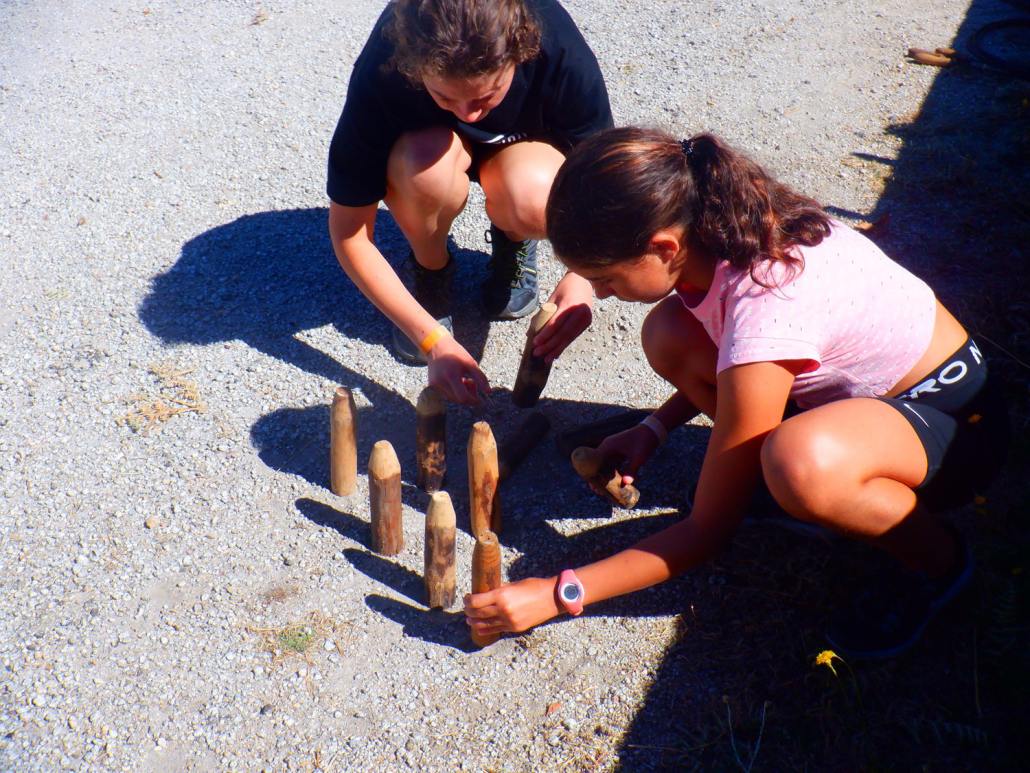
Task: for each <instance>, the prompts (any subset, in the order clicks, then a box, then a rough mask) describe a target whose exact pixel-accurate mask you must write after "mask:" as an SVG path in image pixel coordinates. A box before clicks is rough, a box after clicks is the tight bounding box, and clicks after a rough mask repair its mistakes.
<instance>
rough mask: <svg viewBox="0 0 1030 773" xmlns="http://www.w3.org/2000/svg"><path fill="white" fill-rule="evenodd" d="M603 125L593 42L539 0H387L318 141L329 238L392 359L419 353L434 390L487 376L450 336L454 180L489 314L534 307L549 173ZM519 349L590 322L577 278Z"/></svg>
mask: <svg viewBox="0 0 1030 773" xmlns="http://www.w3.org/2000/svg"><path fill="white" fill-rule="evenodd" d="M611 125H612V117H611V108H610V107H609V104H608V94H607V90H606V89H605V85H604V80H603V78H602V76H601V72H600V69H599V68H598V66H597V61H596V59H595V58H594V55H593V53H592V52H591V51H590V49H589V48H588V47H587V45H586V43H585V42H584V40H583V38H582V35H581V34H580V33H579V30H578V29H577V28H576V26H575V24H574V23H573V22H572V20H571V18H569V16H568V14H567V13H566V12H565V11H564V9H562V8H561V6H560V5H558V3H557V2H555V1H554V0H436V2H424V1H423V2H419V1H417V0H394V2H392V3H390V4H389V5H388V6H387V8H386V10H385V11H384V12H383V14H382V16H381V17H380V18H379V21H378V22H377V23H376V26H375V28H374V29H373V31H372V34H371V36H370V37H369V40H368V42H367V43H366V45H365V48H364V50H363V51H362V52H361V54H360V56H359V57H358V59H357V61H356V62H355V65H354V71H353V73H352V75H351V79H350V85H349V88H348V92H347V100H346V103H345V105H344V108H343V112H342V114H341V116H340V120H339V123H338V124H337V127H336V131H335V133H334V135H333V140H332V145H331V147H330V153H329V170H328V172H329V173H328V183H327V192H328V194H329V197H330V199H331V200H332V202H331V204H330V208H329V231H330V235H331V237H332V242H333V248H334V250H335V252H336V256H337V258H338V260H339V261H340V265H341V266H342V267H343V269H344V271H346V272H347V275H348V276H349V277H350V278H351V279H352V280H353V281H354V283H355V284H356V285H357V286H358V288H359V289H360V290H361V291H362V292H363V293H364V294H365V296H366V297H368V298H369V300H371V301H372V302H373V303H374V304H375V305H376V306H377V307H378V308H379V309H380V310H381V311H382V312H383V313H384V314H386V316H387V317H389V318H390V320H391V321H392V322H393V323H394V325H395V331H394V346H395V350H396V352H397V354H398V356H399V357H400V358H401V359H402V360H404V361H408V362H422V361H428V363H429V383H430V385H431V386H433V387H435V388H436V389H437V390H439V391H440V392H441V393H442V394H443V395H444V396H445V397H446V398H448V399H450V400H453V401H455V402H459V403H466V404H468V403H476V402H478V401H479V399H480V395H481V394H482V393H485V392H487V391H488V390H489V382H488V381H487V378H486V376H485V375H484V374H483V372H482V371H481V370H480V369H479V366H478V364H477V363H476V361H475V360H474V359H473V358H472V357H471V355H469V353H468V352H467V351H466V350H465V348H464V347H462V346H461V344H459V343H458V342H457V341H456V340H455V339H454V337H453V335H452V334H451V319H450V315H451V309H450V276H451V274H452V272H453V261H452V260H451V256H450V254H449V251H448V249H447V236H448V232H449V230H450V225H451V223H452V222H453V220H454V218H455V217H456V216H457V215H458V213H459V212H460V211H461V210H462V208H463V207H464V206H465V202H466V200H467V198H468V191H469V183H470V181H475V182H478V183H479V184H480V185H481V186H482V188H483V191H484V193H485V194H486V211H487V215H488V216H489V217H490V221H491V229H490V236H491V240H490V241H491V249H492V257H491V262H490V276H489V279H488V281H487V283H486V285H485V287H484V294H483V300H484V303H485V306H486V308H487V310H488V312H489V313H490V315H491V316H493V317H495V318H499V319H514V318H517V317H521V316H524V315H526V314H530V313H532V312H533V311H534V310H535V309H536V308H537V306H538V298H537V282H536V240H537V239H540V238H543V236H544V234H545V232H546V226H545V222H544V208H545V205H546V202H547V195H548V193H549V191H550V187H551V181H552V180H553V179H554V176H555V174H556V172H557V170H558V168H559V167H560V166H561V164H562V162H563V161H564V154H565V153H567V152H568V151H569V150H570V149H571V148H572V147H573V146H574V145H575V144H576V143H577V142H579V141H580V140H582V139H584V138H585V137H587V136H589V135H590V134H592V133H594V132H596V131H599V130H601V129H604V128H607V127H610V126H611ZM379 201H385V202H386V204H387V206H388V207H389V208H390V212H391V214H392V215H393V218H394V220H395V221H396V223H397V225H398V226H399V227H400V230H401V231H402V232H403V233H404V235H405V237H406V238H407V239H408V242H409V244H410V246H411V254H410V256H409V264H408V266H409V268H410V270H411V273H412V277H411V280H412V281H411V282H409V283H408V287H405V283H404V282H402V281H401V279H400V278H399V277H398V275H397V273H396V272H395V271H394V270H393V268H392V267H391V266H390V265H389V263H388V262H387V261H386V259H385V258H384V257H383V256H382V254H381V253H380V252H379V250H378V249H376V247H375V244H374V242H373V229H374V225H375V217H376V210H377V208H378V203H379ZM550 300H551V301H552V302H554V303H555V304H557V306H558V312H557V314H556V315H555V316H554V317H553V318H552V320H551V322H550V323H549V324H548V325H547V326H546V327H545V328H544V329H543V330H542V331H541V332H540V334H539V335H538V336H537V339H536V349H535V353H536V354H538V355H539V356H543V357H545V358H547V359H548V360H550V359H553V358H554V357H556V356H557V355H558V354H559V353H560V352H561V351H562V350H564V348H565V347H566V346H567V345H568V344H569V343H570V342H571V341H572V340H573V339H574V338H575V337H576V336H577V335H579V334H580V333H581V332H582V331H583V330H584V329H585V328H586V326H587V325H588V324H589V322H590V316H591V312H590V307H591V304H592V301H593V292H592V290H591V288H590V285H589V283H588V282H586V281H585V280H583V279H582V278H580V277H578V276H576V275H575V274H571V273H567V274H566V275H565V277H564V278H563V279H562V280H561V281H560V282H559V283H558V285H557V286H556V287H555V290H554V292H553V293H552V294H551V298H550Z"/></svg>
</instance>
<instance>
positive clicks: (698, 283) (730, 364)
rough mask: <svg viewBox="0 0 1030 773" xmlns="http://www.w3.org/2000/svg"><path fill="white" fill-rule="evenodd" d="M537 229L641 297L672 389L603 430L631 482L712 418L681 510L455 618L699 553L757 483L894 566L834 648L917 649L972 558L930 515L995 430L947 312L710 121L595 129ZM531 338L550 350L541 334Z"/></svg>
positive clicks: (978, 486)
mask: <svg viewBox="0 0 1030 773" xmlns="http://www.w3.org/2000/svg"><path fill="white" fill-rule="evenodd" d="M547 224H548V237H549V238H550V240H551V243H552V244H553V246H554V250H555V253H556V254H557V255H558V257H559V258H560V259H561V260H562V262H564V263H565V265H566V266H567V267H568V268H569V269H571V270H572V271H574V272H575V273H577V274H580V275H581V276H583V277H585V278H586V279H588V280H589V281H590V282H591V284H592V285H593V287H594V291H595V293H596V294H597V296H598V297H601V298H604V297H608V296H612V295H614V296H616V297H618V298H620V299H621V300H625V301H637V302H643V303H653V304H656V305H655V307H654V308H653V309H652V310H651V312H650V313H649V314H648V316H647V319H646V320H645V322H644V326H643V331H642V342H643V348H644V353H645V354H646V356H647V359H648V362H649V363H650V364H651V366H652V367H653V368H654V370H655V371H656V372H657V373H658V374H659V375H660V376H662V377H663V378H664V379H665V380H666V381H668V382H669V384H670V385H671V387H672V388H673V390H674V391H673V394H672V396H671V397H670V398H669V399H668V400H667V401H666V402H665V403H664V404H663V405H662V406H661V407H660V408H659V409H658V410H656V411H655V412H654V413H653V414H652V415H651V416H649V417H648V418H647V419H645V421H644V422H643V423H642V424H641V425H640V426H638V427H635V428H633V429H630V430H627V431H625V432H622V433H619V434H617V435H613V436H612V437H609V438H608V439H606V440H605V441H604V442H603V443H602V444H601V446H600V449H601V450H602V451H603V452H604V454H605V455H606V457H607V458H608V459H609V461H610V462H611V463H612V464H613V465H614V466H615V467H616V468H617V469H618V470H619V471H620V472H621V473H622V474H623V475H624V480H625V482H627V483H628V482H631V481H632V478H633V476H634V475H635V474H636V473H637V470H638V469H639V468H640V467H641V465H642V464H643V463H644V462H645V461H646V460H647V459H648V458H649V457H650V456H651V455H652V454H653V453H654V451H655V449H656V448H657V447H658V446H659V445H660V444H661V442H662V441H663V440H664V439H665V436H666V434H667V433H668V432H669V431H670V430H672V429H673V428H675V427H677V426H679V425H680V424H683V423H684V422H686V421H688V420H689V419H690V418H692V417H693V416H694V415H695V414H696V412H697V411H698V410H700V411H703V412H704V413H706V414H707V415H708V416H710V417H711V418H712V419H713V428H712V433H711V437H710V439H709V441H708V448H707V451H706V454H705V458H704V462H703V464H702V467H701V472H700V476H699V479H698V484H697V490H696V494H695V497H694V501H693V505H692V508H691V511H690V513H689V517H687V518H685V519H684V520H683V521H681V522H679V523H677V524H676V525H674V526H671V527H669V528H667V529H665V530H664V531H662V532H660V533H658V534H655V535H653V536H652V537H650V538H648V539H646V540H644V541H643V542H641V543H639V544H637V545H635V546H633V547H632V548H629V549H627V550H625V551H623V552H621V553H618V554H616V555H614V556H612V557H610V558H606V559H604V560H601V561H597V562H594V563H592V564H589V565H586V566H583V567H581V568H578V569H576V570H574V571H572V570H566V571H564V572H562V573H561V574H560V575H557V576H554V577H550V578H529V579H526V580H522V581H520V582H516V583H512V584H510V585H505V586H503V587H501V588H499V589H498V590H495V591H490V592H488V593H482V594H476V595H471V596H469V597H467V598H466V607H465V610H466V617H467V619H468V622H469V625H471V626H472V627H473V628H474V629H475V630H477V631H479V632H482V633H488V632H496V631H521V630H525V629H527V628H530V627H532V626H534V625H538V624H539V623H541V622H543V621H545V620H547V619H549V618H551V617H553V616H555V615H557V614H559V613H560V612H561V611H569V612H572V613H573V614H578V612H579V611H580V610H581V609H582V605H583V604H584V603H586V604H589V603H592V602H594V601H600V600H602V599H606V598H610V597H612V596H616V595H620V594H623V593H628V592H630V591H634V590H638V589H640V588H645V587H647V586H650V585H653V584H655V583H658V582H661V581H663V580H665V579H668V578H669V577H671V576H673V575H675V574H678V573H680V572H682V571H685V570H687V569H690V568H691V567H694V566H697V565H698V564H700V563H702V562H704V561H706V560H707V559H708V558H710V557H712V556H713V555H714V554H715V553H716V552H717V551H718V550H719V549H720V548H721V547H722V546H724V545H725V544H726V543H727V541H728V540H729V539H730V537H731V536H732V534H733V532H734V531H735V529H736V528H737V526H738V525H739V524H740V522H741V519H742V518H743V517H744V515H745V513H746V510H747V507H748V505H749V503H750V501H751V498H752V495H753V493H754V490H755V489H756V487H758V486H759V485H761V484H762V483H763V481H764V483H765V485H767V486H768V489H769V491H770V492H771V494H772V496H773V497H774V498H775V500H776V502H777V503H778V504H779V505H780V507H782V508H783V509H784V510H785V511H786V512H787V513H788V514H789V515H791V516H793V517H794V518H796V519H799V520H801V521H805V522H809V523H815V524H818V525H819V526H822V527H825V528H828V529H831V530H834V531H837V532H840V533H844V534H847V535H849V536H852V537H855V538H858V539H861V540H864V541H866V542H868V543H871V544H873V545H875V546H877V547H880V548H882V549H883V550H884V551H886V552H887V553H889V554H890V555H892V556H894V557H895V558H896V559H897V560H898V562H899V564H900V565H901V566H902V567H904V570H905V571H903V572H901V573H899V576H898V577H893V578H891V579H890V581H889V582H886V581H885V583H884V588H883V590H884V593H882V594H876V593H872V595H869V594H867V595H866V597H864V598H862V599H859V600H857V602H856V609H855V610H849V611H848V614H847V615H843V616H842V617H841V619H840V620H838V621H835V622H833V623H831V627H830V630H828V632H827V635H828V638H829V639H830V642H831V644H832V645H833V646H835V647H836V648H838V649H839V650H841V651H843V652H846V653H849V654H851V655H853V656H868V657H875V656H888V655H893V654H896V653H898V652H901V651H902V650H904V649H906V648H907V647H909V646H911V645H912V644H913V643H914V642H915V641H916V640H917V639H918V637H919V635H920V634H921V632H922V630H923V628H925V626H926V624H927V622H928V621H929V620H930V618H931V617H932V616H933V615H934V614H935V613H936V611H937V610H938V609H940V608H941V607H942V606H943V605H944V604H945V603H947V602H948V601H949V600H950V599H951V598H953V597H954V596H955V595H956V594H957V593H958V591H959V590H960V589H961V588H962V587H963V586H964V585H965V584H966V583H967V582H968V580H969V577H970V575H971V571H972V564H971V559H970V558H969V552H968V550H967V549H966V547H965V544H964V542H963V540H962V537H961V535H960V534H959V533H958V531H957V530H956V529H954V527H952V526H951V525H950V524H949V523H947V522H946V521H944V520H943V519H940V518H939V517H938V515H937V513H938V512H939V511H940V510H943V509H946V508H948V507H953V506H955V505H957V504H962V503H964V502H966V501H968V500H970V499H972V497H973V495H974V493H975V492H976V491H978V490H982V488H983V487H984V486H985V485H986V484H987V483H988V482H989V480H990V478H992V477H993V475H994V473H995V472H996V471H997V468H998V466H1000V463H1001V461H1002V459H1003V455H1004V450H1005V448H1006V446H1007V442H1006V432H1007V417H1006V416H1005V413H1004V407H1003V405H1004V404H1003V401H1002V400H1001V399H1000V398H998V397H997V393H996V390H995V387H994V385H993V380H989V379H988V374H987V368H986V364H985V362H984V359H983V356H982V354H981V352H980V350H979V349H978V348H977V346H976V344H975V343H974V342H972V341H971V340H970V339H969V336H968V334H967V333H966V331H965V330H964V329H963V327H962V325H961V324H959V322H958V321H956V319H955V318H954V317H953V316H952V315H951V314H950V313H949V312H948V310H947V309H945V308H944V307H943V306H942V305H941V304H940V302H939V301H937V299H936V298H935V297H934V294H933V292H932V291H931V290H930V288H929V287H927V285H926V284H925V283H924V282H922V281H921V280H920V279H918V278H916V277H915V276H913V275H912V274H911V273H909V272H908V271H906V270H905V269H904V268H902V267H901V266H899V265H898V264H896V263H894V262H893V261H892V260H890V258H888V257H887V256H886V255H884V254H883V253H882V252H881V251H880V250H879V249H878V248H877V247H876V246H875V245H874V244H873V243H872V242H870V241H869V240H868V239H866V238H865V237H864V236H862V235H861V234H858V233H856V232H855V231H853V230H851V229H850V228H848V227H847V226H845V225H843V224H841V223H838V222H836V221H833V220H832V219H831V218H830V217H829V216H828V215H827V214H826V213H825V212H824V211H823V210H822V209H821V208H820V207H819V205H818V204H816V202H814V201H813V200H811V199H809V198H807V197H805V196H802V195H800V194H798V193H796V192H794V191H792V190H790V189H789V188H787V187H786V186H784V185H782V184H781V183H778V182H777V181H775V180H773V179H772V178H771V177H769V176H768V175H767V174H766V173H765V172H764V171H763V170H762V169H761V168H760V167H759V166H757V165H756V164H755V163H754V162H752V161H750V160H749V159H747V158H746V157H744V156H742V155H740V154H738V153H736V152H734V151H732V150H731V149H729V148H728V147H727V146H726V145H724V144H723V143H722V142H721V141H720V140H719V139H717V138H716V137H714V136H712V135H710V134H701V135H698V136H696V137H694V138H692V139H689V140H677V139H675V138H673V137H671V136H669V135H667V134H664V133H662V132H658V131H650V130H643V129H637V128H623V129H613V130H610V131H605V132H602V133H600V134H598V135H595V136H594V137H593V138H591V139H589V140H587V141H586V142H584V143H583V144H582V145H580V146H579V147H578V148H577V149H576V150H575V151H573V153H572V154H570V156H569V157H568V159H567V160H566V162H565V164H564V165H563V167H562V168H561V170H560V171H559V173H558V175H557V177H556V178H555V182H554V185H553V187H552V189H551V194H550V199H549V201H548V207H547ZM535 347H536V348H535V353H536V354H538V355H541V356H554V354H555V352H556V351H557V350H558V348H559V345H558V344H556V343H555V342H552V341H550V340H549V337H548V336H547V335H545V334H543V333H542V334H541V335H539V336H538V337H537V339H536V341H535ZM788 408H789V409H790V410H788ZM785 416H789V418H785ZM873 590H874V591H875V590H876V589H873ZM874 597H875V598H874ZM858 610H861V613H860V612H859V611H858Z"/></svg>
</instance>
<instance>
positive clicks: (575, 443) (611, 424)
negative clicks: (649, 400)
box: [555, 408, 652, 459]
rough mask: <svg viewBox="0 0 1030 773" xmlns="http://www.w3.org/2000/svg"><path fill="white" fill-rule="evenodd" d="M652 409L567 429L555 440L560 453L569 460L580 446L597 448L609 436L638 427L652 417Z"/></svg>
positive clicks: (625, 413) (626, 412) (637, 409)
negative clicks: (648, 417)
mask: <svg viewBox="0 0 1030 773" xmlns="http://www.w3.org/2000/svg"><path fill="white" fill-rule="evenodd" d="M651 413H652V411H651V410H650V409H642V408H635V409H633V410H631V411H624V412H623V413H617V414H615V415H614V416H609V417H608V418H606V419H600V420H599V421H592V422H590V423H589V424H582V425H580V426H578V427H573V428H572V429H567V430H565V431H564V432H562V433H561V434H560V435H558V437H557V438H555V443H556V444H557V446H558V453H560V454H561V455H562V456H563V457H564V458H566V459H568V458H569V457H570V456H572V452H573V451H575V450H576V449H577V448H579V447H580V446H589V447H590V448H596V447H597V446H599V445H600V444H601V441H602V440H604V439H605V438H606V437H608V436H609V435H614V434H615V433H616V432H622V431H623V430H624V429H629V428H630V427H635V426H637V425H638V424H639V423H640V422H642V421H643V420H644V419H645V418H646V417H647V416H650V415H651Z"/></svg>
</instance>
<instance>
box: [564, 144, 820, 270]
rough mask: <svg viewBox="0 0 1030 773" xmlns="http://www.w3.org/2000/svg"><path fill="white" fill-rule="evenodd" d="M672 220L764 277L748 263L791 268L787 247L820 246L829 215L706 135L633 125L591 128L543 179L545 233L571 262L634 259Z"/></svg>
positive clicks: (719, 255)
mask: <svg viewBox="0 0 1030 773" xmlns="http://www.w3.org/2000/svg"><path fill="white" fill-rule="evenodd" d="M672 226H681V227H682V228H683V229H684V233H685V234H687V235H688V236H689V237H690V238H694V239H696V240H697V242H698V243H700V244H701V245H702V246H703V247H704V248H706V249H707V251H708V252H709V253H711V254H712V255H713V256H715V258H716V259H717V260H728V261H729V262H730V264H731V265H732V266H734V267H735V268H738V269H747V270H748V271H750V273H751V276H752V277H753V278H754V279H755V281H756V282H758V283H759V284H762V285H765V282H763V281H762V280H760V279H759V278H757V277H756V276H755V269H756V268H757V267H758V266H759V265H760V264H761V263H763V262H764V261H784V262H785V263H787V264H790V265H791V266H792V267H793V268H795V269H796V268H799V267H800V265H801V259H800V258H798V257H796V256H795V255H794V254H793V253H792V250H791V248H792V247H793V246H795V245H798V244H802V245H805V246H809V247H812V246H815V245H816V244H819V242H821V241H822V240H823V239H824V238H825V237H826V236H829V234H830V217H829V216H828V215H827V214H826V212H824V211H823V209H822V207H820V206H819V204H818V203H816V202H815V201H814V200H812V199H810V198H808V197H807V196H803V195H801V194H799V193H797V192H795V191H793V190H791V189H790V188H788V187H787V186H786V185H783V184H782V183H779V182H777V181H776V180H774V179H773V178H772V177H770V176H769V175H768V174H767V173H766V172H765V171H764V170H763V169H762V168H761V167H760V166H759V165H758V164H756V163H755V162H754V161H752V160H751V159H749V158H747V157H746V156H744V155H742V154H740V153H737V152H736V151H734V150H732V149H730V148H729V147H728V146H727V145H726V144H725V143H723V142H722V140H720V139H719V138H717V137H716V136H714V135H712V134H698V135H696V136H694V137H692V138H691V139H689V140H682V141H681V140H678V139H676V138H674V137H673V136H672V135H670V134H667V133H665V132H661V131H657V130H653V129H641V128H637V127H624V128H619V129H609V130H606V131H603V132H599V133H597V134H594V135H593V136H591V137H590V138H589V139H587V140H585V141H584V142H582V143H580V144H579V145H577V146H576V148H575V149H574V150H573V151H572V152H571V153H570V154H569V157H568V158H567V159H566V161H565V163H564V164H563V165H562V167H561V169H560V170H559V171H558V175H557V176H556V177H555V179H554V184H553V185H552V186H551V194H550V198H549V199H548V202H547V236H548V238H549V239H550V240H551V244H552V246H553V247H554V251H555V254H556V255H558V256H559V258H560V259H561V260H562V261H564V262H566V263H567V264H570V265H573V266H575V265H578V266H583V267H598V268H600V267H604V266H610V265H612V264H615V263H621V262H623V261H627V260H636V259H637V258H639V257H641V256H642V255H644V253H645V252H646V251H647V247H648V244H649V243H650V240H651V237H652V236H653V235H654V234H655V233H657V232H658V231H660V230H661V229H663V228H669V227H672ZM766 286H767V285H766Z"/></svg>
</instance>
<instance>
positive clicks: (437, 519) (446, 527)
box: [423, 491, 456, 609]
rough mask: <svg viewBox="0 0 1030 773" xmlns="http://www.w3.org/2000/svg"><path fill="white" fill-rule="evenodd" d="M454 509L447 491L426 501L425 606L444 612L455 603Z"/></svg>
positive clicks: (436, 493)
mask: <svg viewBox="0 0 1030 773" xmlns="http://www.w3.org/2000/svg"><path fill="white" fill-rule="evenodd" d="M455 530H456V529H455V518H454V506H453V505H452V504H451V497H450V495H449V494H448V493H447V492H446V491H437V492H435V493H434V494H433V495H432V496H431V497H430V498H429V509H428V510H427V511H426V558H425V571H424V573H423V577H424V579H425V583H426V598H427V600H426V604H427V606H428V607H429V608H430V609H433V608H434V607H440V608H442V609H447V608H448V607H450V606H451V605H452V604H454V537H455Z"/></svg>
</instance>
